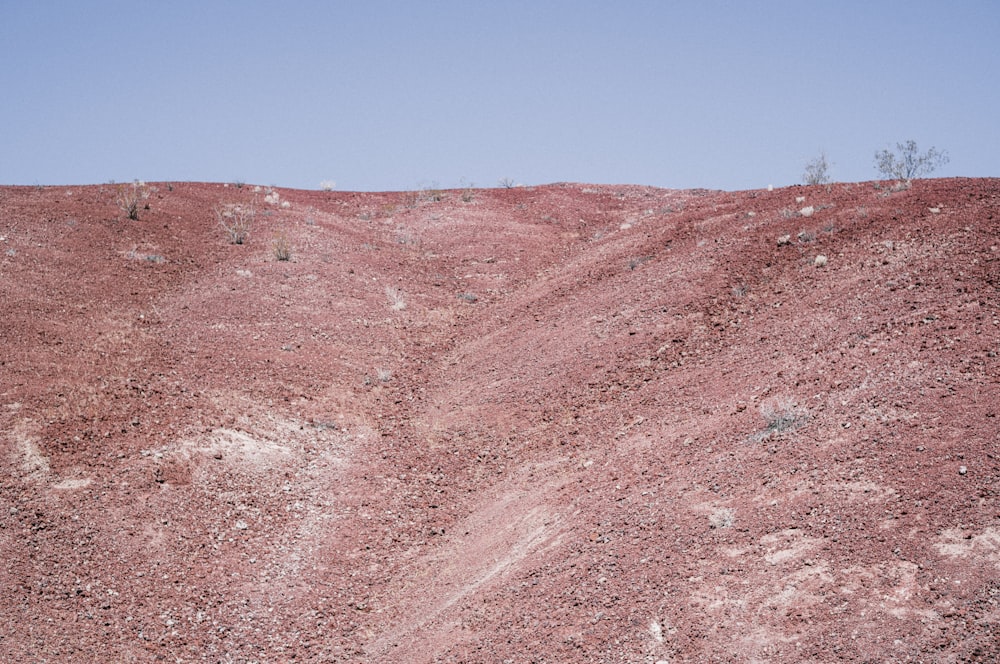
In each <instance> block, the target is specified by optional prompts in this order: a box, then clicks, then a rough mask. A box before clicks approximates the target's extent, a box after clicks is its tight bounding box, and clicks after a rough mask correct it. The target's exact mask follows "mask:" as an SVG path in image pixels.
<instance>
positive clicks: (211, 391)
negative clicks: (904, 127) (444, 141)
mask: <svg viewBox="0 0 1000 664" xmlns="http://www.w3.org/2000/svg"><path fill="white" fill-rule="evenodd" d="M152 189H154V190H155V191H153V193H152V196H151V197H150V198H149V199H148V209H143V210H140V215H139V217H140V218H139V220H138V221H132V220H128V219H127V218H125V216H124V215H123V214H122V213H121V212H120V211H119V210H118V208H117V207H116V206H115V203H114V198H115V188H114V187H112V186H109V185H105V186H85V187H76V186H74V187H44V188H28V187H4V188H0V307H2V309H0V311H2V318H0V343H2V348H3V352H2V355H0V427H2V429H0V451H2V455H0V463H2V464H3V466H2V472H3V481H2V489H0V584H2V585H0V587H2V589H3V592H2V596H0V661H3V662H149V661H164V662H285V661H302V662H415V663H419V662H516V663H522V662H630V663H632V662H634V663H645V662H648V663H653V662H660V661H662V662H685V661H689V662H801V661H812V662H834V661H857V662H910V661H912V662H966V661H983V662H988V661H995V660H996V659H997V658H998V657H1000V645H998V641H1000V627H998V625H1000V606H998V602H1000V505H998V494H1000V439H998V436H1000V433H998V432H1000V426H998V419H997V414H998V411H1000V384H998V383H1000V365H998V359H997V352H998V351H1000V311H998V307H1000V293H998V286H1000V248H998V245H1000V180H985V179H944V180H923V181H916V182H914V183H913V186H912V188H910V189H908V190H903V191H895V192H893V191H890V190H889V189H888V188H887V185H886V186H880V185H878V184H877V183H858V184H837V185H833V186H832V187H793V188H789V189H780V190H776V191H773V192H768V191H745V192H714V191H670V190H660V189H652V188H644V187H625V186H613V187H612V186H584V185H575V184H556V185H550V186H543V187H530V188H518V189H510V190H476V191H472V192H460V191H446V192H443V194H442V195H441V200H431V197H430V196H428V195H421V196H418V195H416V194H408V193H384V194H374V193H372V194H362V193H339V192H337V193H334V192H310V191H295V190H283V189H282V190H279V192H278V193H280V196H281V200H284V201H288V202H289V203H290V207H289V208H283V207H281V206H280V205H274V204H268V203H264V202H263V200H262V196H263V194H264V193H265V192H260V193H258V194H257V197H258V205H259V206H260V211H259V213H258V216H257V220H256V224H255V226H254V228H253V231H252V235H251V237H250V240H249V243H248V244H245V245H231V244H229V243H228V242H227V239H226V236H225V233H224V232H223V231H222V229H220V227H219V226H218V225H217V223H216V220H215V216H214V213H213V208H214V207H216V206H218V205H220V204H225V203H235V202H244V203H246V202H249V201H250V200H251V198H252V197H253V196H254V193H253V192H252V190H251V188H250V187H243V188H236V187H233V186H230V187H224V186H222V185H217V184H176V185H172V186H168V185H166V184H156V185H155V186H153V187H152ZM797 197H804V199H805V200H804V201H802V202H797V201H796V198H797ZM464 198H469V199H470V200H463V199H464ZM806 206H812V207H813V214H812V215H811V216H803V215H801V214H800V213H799V210H801V209H802V208H804V207H806ZM932 208H934V210H932ZM935 210H936V211H935ZM800 232H801V235H799V234H800ZM279 233H283V234H284V235H285V237H286V238H287V239H288V241H289V242H290V244H291V248H292V260H291V261H289V262H281V261H277V260H275V257H274V254H273V246H272V241H273V239H274V238H275V237H276V235H277V234H279ZM786 234H787V235H790V236H791V237H790V238H789V240H788V242H787V243H784V244H779V243H778V238H779V237H780V236H783V235H786ZM818 255H824V256H826V257H827V263H826V265H822V266H817V265H816V262H815V259H816V257H817V256H818ZM769 414H770V415H771V419H770V420H768V419H767V417H768V415H769ZM769 422H770V424H769Z"/></svg>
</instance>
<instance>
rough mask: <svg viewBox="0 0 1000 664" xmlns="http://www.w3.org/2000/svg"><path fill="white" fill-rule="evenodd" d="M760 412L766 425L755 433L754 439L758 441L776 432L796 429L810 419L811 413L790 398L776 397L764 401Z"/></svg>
mask: <svg viewBox="0 0 1000 664" xmlns="http://www.w3.org/2000/svg"><path fill="white" fill-rule="evenodd" d="M760 414H761V417H763V418H764V422H765V424H766V426H765V428H764V430H763V431H758V432H757V433H755V434H754V435H753V437H752V438H753V440H755V441H757V442H760V441H764V440H767V439H768V438H770V437H771V436H773V435H775V434H779V433H782V432H784V431H790V430H792V429H796V428H798V427H800V426H802V425H803V424H805V423H806V422H807V421H808V420H809V414H808V413H807V412H806V411H805V410H804V409H801V408H799V407H798V406H797V405H796V404H795V402H793V401H791V400H789V399H775V400H773V401H767V402H764V403H762V404H761V406H760Z"/></svg>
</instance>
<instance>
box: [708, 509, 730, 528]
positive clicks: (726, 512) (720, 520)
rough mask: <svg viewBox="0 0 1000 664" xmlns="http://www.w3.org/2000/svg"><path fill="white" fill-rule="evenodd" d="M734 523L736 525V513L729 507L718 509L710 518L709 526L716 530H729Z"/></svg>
mask: <svg viewBox="0 0 1000 664" xmlns="http://www.w3.org/2000/svg"><path fill="white" fill-rule="evenodd" d="M734 523H736V512H735V511H733V510H732V509H730V508H728V507H722V508H720V509H717V510H715V511H714V512H712V513H711V514H710V515H709V517H708V525H709V526H711V527H712V528H715V529H721V528H729V527H731V526H732V525H733V524H734Z"/></svg>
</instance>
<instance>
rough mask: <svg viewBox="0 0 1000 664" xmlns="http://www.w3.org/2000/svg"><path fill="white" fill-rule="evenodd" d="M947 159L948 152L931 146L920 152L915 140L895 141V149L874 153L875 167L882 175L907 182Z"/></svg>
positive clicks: (926, 172) (946, 161)
mask: <svg viewBox="0 0 1000 664" xmlns="http://www.w3.org/2000/svg"><path fill="white" fill-rule="evenodd" d="M948 161H949V158H948V153H946V152H942V151H939V150H938V149H937V148H933V147H932V148H931V149H930V150H928V151H927V152H923V153H921V152H920V150H919V149H918V148H917V143H916V141H906V142H905V143H896V151H895V152H890V151H889V150H880V151H879V152H876V153H875V168H876V169H877V170H878V172H879V173H881V174H882V175H884V176H886V177H889V178H894V179H896V180H900V181H902V182H909V181H910V180H912V179H913V178H919V177H921V176H924V175H928V174H930V173H932V172H934V171H935V170H936V169H937V168H938V167H939V166H944V165H945V164H947V163H948Z"/></svg>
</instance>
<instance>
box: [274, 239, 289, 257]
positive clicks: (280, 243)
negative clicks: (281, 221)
mask: <svg viewBox="0 0 1000 664" xmlns="http://www.w3.org/2000/svg"><path fill="white" fill-rule="evenodd" d="M273 249H274V258H275V259H276V260H279V261H290V260H292V245H290V244H289V243H288V238H287V237H286V236H285V234H284V233H278V237H276V238H274V245H273Z"/></svg>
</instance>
